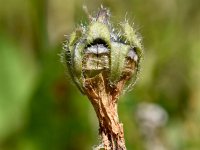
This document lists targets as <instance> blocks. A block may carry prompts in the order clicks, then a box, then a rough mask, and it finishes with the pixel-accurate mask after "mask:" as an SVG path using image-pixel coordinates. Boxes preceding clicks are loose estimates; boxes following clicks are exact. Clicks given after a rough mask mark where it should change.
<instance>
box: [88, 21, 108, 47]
mask: <svg viewBox="0 0 200 150" xmlns="http://www.w3.org/2000/svg"><path fill="white" fill-rule="evenodd" d="M95 39H102V40H104V41H105V42H106V44H107V46H108V47H110V31H109V28H108V26H107V25H106V24H103V23H101V22H93V23H91V25H90V26H89V29H88V33H87V42H88V44H90V43H92V42H93V41H94V40H95Z"/></svg>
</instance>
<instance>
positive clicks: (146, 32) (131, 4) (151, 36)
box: [0, 0, 200, 150]
mask: <svg viewBox="0 0 200 150" xmlns="http://www.w3.org/2000/svg"><path fill="white" fill-rule="evenodd" d="M101 4H103V5H104V6H105V7H108V8H109V9H110V10H111V13H112V18H111V20H112V21H113V22H117V23H118V22H120V21H123V20H124V18H125V17H124V16H125V14H126V13H127V17H126V18H128V20H129V21H130V22H135V25H136V28H137V29H138V31H139V32H140V33H141V35H142V37H143V43H144V48H145V52H144V53H145V56H144V61H143V64H142V70H141V74H140V79H139V81H138V82H137V84H136V86H135V87H134V89H133V91H131V92H129V93H127V94H125V95H124V96H122V97H121V99H120V101H119V116H120V120H121V121H122V122H123V123H124V130H125V138H126V145H127V148H128V149H129V150H133V149H134V150H144V149H145V145H147V142H148V141H147V140H145V137H144V136H143V135H142V132H143V131H141V130H142V128H141V127H140V126H141V125H140V123H138V121H137V116H136V110H138V106H139V105H140V104H141V103H144V102H146V103H147V102H148V103H151V104H157V105H158V106H159V107H161V108H162V109H163V110H164V111H165V112H166V113H167V114H168V121H167V122H166V123H165V125H163V126H162V127H159V129H158V130H159V134H157V138H158V140H160V142H161V143H163V145H165V146H164V147H165V148H166V149H168V150H199V149H200V1H199V0H84V1H82V0H0V150H89V149H92V147H93V146H94V145H97V144H98V143H99V138H98V123H97V119H96V116H95V113H94V110H93V108H92V106H91V104H90V103H89V101H88V100H87V98H86V97H85V96H83V95H81V94H80V92H79V91H78V90H77V88H76V87H75V86H74V85H73V84H72V82H71V81H70V79H69V78H68V77H66V74H65V68H64V66H63V65H62V64H61V62H60V56H59V54H60V53H61V51H62V43H63V41H64V40H65V37H64V35H65V34H70V33H71V32H72V31H73V30H74V28H75V27H77V26H78V24H80V23H81V22H83V23H85V22H87V17H86V14H85V13H84V11H83V10H82V6H83V5H87V7H88V9H89V12H91V13H92V14H94V12H95V11H97V9H98V8H99V7H100V5H101ZM150 117H152V116H151V115H150ZM153 117H154V116H153ZM156 130H157V129H156ZM144 132H145V131H144ZM152 150H153V149H152ZM159 150H161V149H159Z"/></svg>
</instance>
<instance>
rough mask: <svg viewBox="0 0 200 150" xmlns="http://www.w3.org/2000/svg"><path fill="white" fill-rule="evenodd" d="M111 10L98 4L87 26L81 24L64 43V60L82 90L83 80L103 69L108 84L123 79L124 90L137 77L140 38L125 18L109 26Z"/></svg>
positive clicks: (82, 90) (101, 71)
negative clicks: (117, 24)
mask: <svg viewBox="0 0 200 150" xmlns="http://www.w3.org/2000/svg"><path fill="white" fill-rule="evenodd" d="M109 19H110V13H109V11H108V10H107V9H105V8H101V9H100V10H99V12H98V13H97V15H96V16H95V17H92V18H91V20H90V22H89V24H88V25H87V26H83V25H82V26H80V27H79V28H77V29H76V30H75V31H74V32H73V33H72V34H71V35H70V36H69V38H68V39H67V42H66V43H65V46H64V56H65V62H66V64H67V67H68V70H69V73H70V76H71V77H72V79H73V81H74V83H75V84H76V85H77V87H78V88H79V89H80V90H81V92H82V93H85V92H84V81H85V79H87V78H93V77H95V76H97V75H98V74H100V73H103V72H104V76H106V77H107V78H108V81H109V84H110V85H116V84H117V83H118V82H119V81H121V80H124V81H125V85H124V91H126V90H129V89H130V88H131V87H132V86H133V85H134V83H135V81H136V79H137V74H138V71H139V65H140V61H141V57H142V45H141V38H139V36H138V35H137V34H136V31H135V29H134V28H133V27H132V26H131V25H130V24H129V23H128V21H125V22H122V23H120V27H119V30H121V32H118V31H117V30H115V29H113V28H112V25H111V23H110V21H109Z"/></svg>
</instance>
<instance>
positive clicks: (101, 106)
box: [84, 73, 126, 150]
mask: <svg viewBox="0 0 200 150" xmlns="http://www.w3.org/2000/svg"><path fill="white" fill-rule="evenodd" d="M84 83H85V85H84V87H85V92H86V94H87V96H88V98H89V99H90V102H91V103H92V105H93V107H94V109H95V112H96V114H97V117H98V120H99V127H100V128H99V134H100V136H101V138H102V143H103V145H104V149H105V150H126V146H125V140H124V131H123V124H122V123H120V122H119V117H118V113H117V101H118V98H119V94H120V93H121V90H122V88H123V86H124V80H121V81H120V82H118V84H117V85H115V86H111V85H110V83H108V80H107V77H105V74H103V73H100V74H99V75H98V76H96V77H93V78H89V79H85V82H84Z"/></svg>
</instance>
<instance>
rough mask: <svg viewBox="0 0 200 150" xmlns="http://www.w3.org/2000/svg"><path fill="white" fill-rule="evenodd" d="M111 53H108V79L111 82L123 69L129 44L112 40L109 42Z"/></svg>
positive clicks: (118, 76) (118, 77) (115, 80)
mask: <svg viewBox="0 0 200 150" xmlns="http://www.w3.org/2000/svg"><path fill="white" fill-rule="evenodd" d="M111 49H112V50H111V53H110V57H111V58H110V62H111V64H110V65H111V66H110V79H111V82H113V83H115V82H117V81H118V80H119V79H120V76H121V75H122V71H123V69H124V63H125V59H126V56H127V53H128V52H129V50H130V46H129V45H125V44H122V43H117V42H112V43H111Z"/></svg>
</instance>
